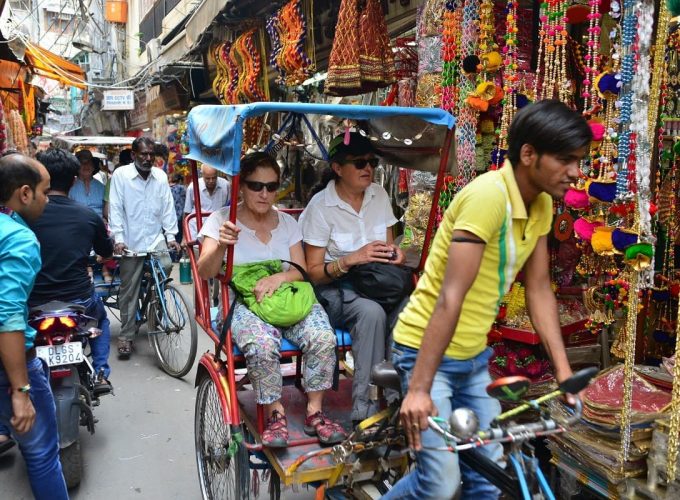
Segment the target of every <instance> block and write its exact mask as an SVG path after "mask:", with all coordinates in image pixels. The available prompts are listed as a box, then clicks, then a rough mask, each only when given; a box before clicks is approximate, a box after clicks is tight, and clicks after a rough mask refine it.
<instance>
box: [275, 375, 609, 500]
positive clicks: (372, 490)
mask: <svg viewBox="0 0 680 500" xmlns="http://www.w3.org/2000/svg"><path fill="white" fill-rule="evenodd" d="M597 372H598V369H597V368H586V369H583V370H580V371H579V372H577V373H575V374H574V375H573V376H572V377H570V378H569V379H567V380H565V381H564V382H562V383H561V384H560V385H559V387H558V389H557V390H555V391H553V392H550V393H548V394H546V395H544V396H541V397H539V398H537V399H535V400H531V401H523V400H522V396H523V395H524V394H525V393H526V392H527V391H528V389H529V386H530V385H531V381H530V380H529V379H528V378H526V377H519V376H514V377H502V378H499V379H497V380H495V381H494V382H493V383H491V384H489V386H488V387H487V392H488V393H489V395H491V396H492V397H494V398H496V399H499V400H501V401H506V402H512V403H519V406H517V407H515V408H513V409H511V410H508V411H506V412H504V413H502V414H501V415H499V416H498V417H496V419H495V420H494V422H493V423H492V427H491V428H490V429H485V430H479V429H478V426H479V421H478V419H477V416H476V415H475V414H474V412H473V411H472V410H470V409H468V408H458V409H456V410H454V412H453V413H452V414H451V417H450V419H449V421H448V422H447V421H446V420H444V419H442V418H439V417H429V419H428V422H429V426H430V428H431V429H433V430H434V431H435V432H437V433H438V434H440V435H441V436H442V438H443V440H444V445H443V446H441V447H437V448H427V449H434V450H436V451H443V452H453V453H458V454H459V458H460V461H461V463H464V464H466V465H467V466H468V467H470V468H472V469H473V470H475V471H477V472H478V473H479V474H481V475H482V476H484V477H485V478H486V479H487V480H488V481H489V482H490V483H491V484H493V485H494V486H496V487H497V488H498V489H499V490H500V491H501V492H502V493H503V494H505V495H507V497H508V498H521V499H523V500H537V499H547V500H554V499H555V495H554V494H553V493H552V490H551V488H550V486H549V484H548V481H547V479H546V478H545V476H544V474H543V472H542V471H541V469H540V467H539V464H538V459H537V458H536V457H535V456H533V449H532V448H531V447H530V446H529V440H531V439H534V438H541V437H546V436H549V435H551V434H557V433H561V432H566V431H567V430H568V428H569V427H570V426H571V425H573V424H575V423H576V422H577V421H578V420H579V419H580V417H581V410H582V404H581V401H580V400H578V399H577V402H576V404H575V407H574V409H573V415H572V416H571V417H570V418H568V419H567V420H566V421H565V422H558V421H557V420H556V419H554V418H553V417H552V416H551V415H550V413H549V412H548V411H547V409H546V408H545V407H544V406H542V405H543V404H544V403H546V402H548V401H550V400H553V399H555V398H557V397H559V396H561V395H563V394H567V393H568V394H577V393H579V392H581V391H582V390H583V389H584V388H585V387H586V386H587V385H588V383H589V382H590V379H591V378H592V377H593V376H595V374H597ZM371 378H372V383H373V387H372V389H373V392H374V394H371V397H372V399H379V398H380V395H379V394H378V392H379V390H380V389H386V388H389V389H392V390H395V391H399V390H400V382H399V376H398V375H397V372H396V370H395V369H394V368H393V366H392V364H391V363H389V362H383V363H380V364H378V365H376V366H375V367H374V368H373V370H372V374H371ZM400 407H401V401H400V400H399V399H398V400H396V401H393V402H392V403H391V404H390V405H389V406H388V407H387V408H385V409H384V410H382V411H381V412H379V413H378V414H376V415H374V416H372V417H369V418H368V419H366V420H364V421H363V422H361V423H359V425H358V426H357V427H356V428H355V429H354V432H352V433H351V434H350V436H349V437H348V438H347V439H346V440H345V441H344V442H342V443H340V444H337V445H335V446H333V447H332V448H325V449H322V450H318V451H313V452H310V453H307V454H306V455H303V456H302V457H300V458H299V459H298V460H296V461H295V462H294V463H293V464H292V466H291V467H289V469H288V470H287V471H286V473H287V474H291V473H294V472H295V471H296V470H297V469H298V468H299V467H300V466H301V465H302V464H303V463H304V462H307V461H309V460H311V459H315V458H319V457H321V456H324V455H330V456H331V457H332V460H333V462H334V463H335V464H336V467H337V468H336V473H335V474H333V475H331V479H330V480H329V481H328V482H327V484H326V488H327V489H326V492H325V497H326V498H336V497H338V495H340V494H341V495H345V496H346V495H347V494H348V492H349V493H350V496H352V497H357V498H378V497H380V496H381V495H383V494H385V493H386V492H387V491H388V490H389V489H391V485H394V484H395V483H396V481H398V480H399V478H400V477H401V476H403V475H404V474H406V473H407V472H408V470H409V468H410V464H409V463H405V462H404V461H406V462H410V460H409V459H408V448H407V447H406V437H405V434H404V432H403V429H402V428H401V425H400V423H399V409H400ZM529 409H534V410H536V409H541V410H542V412H541V414H540V416H539V419H538V421H536V422H530V423H523V424H518V423H515V422H513V421H510V419H511V418H512V417H515V416H517V415H519V414H521V413H523V412H525V411H527V410H529ZM492 443H501V444H509V445H510V449H509V453H508V458H509V465H510V466H509V467H508V468H507V469H505V468H503V467H501V466H500V465H498V464H497V463H496V462H494V461H492V460H491V459H489V458H487V457H486V456H485V455H483V454H482V453H480V452H479V451H478V450H477V448H480V447H481V446H486V445H489V444H492ZM376 452H377V453H378V456H380V459H381V467H380V468H379V469H378V471H376V473H375V474H374V475H372V476H371V477H370V478H361V477H352V473H350V474H349V476H348V478H349V481H348V478H345V480H344V481H343V482H342V483H341V482H340V481H339V480H340V476H341V474H342V473H343V471H344V470H345V469H346V467H347V466H348V465H349V466H351V467H352V470H356V471H359V470H361V463H362V461H364V460H365V459H370V458H371V456H375V453H376Z"/></svg>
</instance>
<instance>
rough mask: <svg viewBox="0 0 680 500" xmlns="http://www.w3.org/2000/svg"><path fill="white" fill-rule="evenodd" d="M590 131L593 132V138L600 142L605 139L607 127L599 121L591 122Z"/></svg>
mask: <svg viewBox="0 0 680 500" xmlns="http://www.w3.org/2000/svg"><path fill="white" fill-rule="evenodd" d="M589 125H590V131H591V132H592V133H593V140H594V141H595V142H599V141H601V140H602V139H604V133H605V128H604V125H603V124H601V123H599V122H590V124H589Z"/></svg>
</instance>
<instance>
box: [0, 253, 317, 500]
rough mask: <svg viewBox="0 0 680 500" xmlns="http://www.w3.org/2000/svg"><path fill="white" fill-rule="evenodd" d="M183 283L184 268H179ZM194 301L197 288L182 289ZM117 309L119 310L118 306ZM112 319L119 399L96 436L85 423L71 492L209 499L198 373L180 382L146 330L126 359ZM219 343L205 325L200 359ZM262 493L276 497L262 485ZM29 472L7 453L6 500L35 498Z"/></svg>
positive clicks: (76, 499)
mask: <svg viewBox="0 0 680 500" xmlns="http://www.w3.org/2000/svg"><path fill="white" fill-rule="evenodd" d="M173 277H174V278H175V283H179V276H178V266H177V265H175V268H174V269H173ZM181 288H182V289H183V291H184V292H185V294H186V295H187V297H188V298H189V299H190V300H191V301H193V289H192V286H191V285H183V286H182V287H181ZM116 312H117V311H116ZM109 318H110V320H111V330H112V331H111V336H112V339H111V356H110V360H109V363H110V365H111V382H112V383H113V385H114V387H115V393H116V395H115V396H113V397H112V396H104V397H102V398H101V405H100V406H99V407H97V408H95V409H94V414H95V417H96V418H97V419H99V422H98V423H97V426H96V432H95V434H94V435H89V434H88V432H87V430H86V429H85V428H84V427H81V431H80V439H81V446H82V450H83V461H84V470H83V480H82V483H81V484H80V486H78V487H77V488H75V489H73V490H71V492H70V494H71V498H72V500H90V499H92V500H127V499H140V500H141V499H145V500H146V499H148V500H171V499H177V500H180V499H181V500H199V499H200V498H201V493H200V487H199V485H198V474H197V472H196V459H195V454H194V404H195V397H196V391H195V389H194V380H195V376H196V363H194V367H193V369H192V371H191V372H190V373H189V374H188V375H187V376H185V377H184V379H183V380H178V379H175V378H172V377H170V376H168V375H166V374H165V373H164V372H163V371H161V369H160V368H158V366H157V365H156V359H155V356H154V354H153V348H152V347H151V345H150V344H149V342H148V340H147V338H146V336H145V335H140V336H138V337H137V340H136V342H135V351H134V353H133V355H132V357H131V358H130V360H128V361H119V360H118V355H117V351H116V339H117V335H118V331H119V329H120V322H119V321H118V320H117V319H116V318H115V317H113V316H112V315H111V314H110V313H109ZM211 348H213V344H212V342H210V341H209V339H208V337H207V335H206V334H205V333H204V332H203V331H202V330H201V328H200V326H199V327H198V351H197V355H196V360H197V361H198V359H199V358H200V356H201V355H202V354H203V353H204V352H206V351H208V350H209V349H211ZM260 490H261V491H260V495H259V497H258V498H261V499H264V498H269V495H268V492H267V484H266V483H261V486H260ZM282 497H283V498H288V499H293V498H295V499H312V498H314V490H311V489H310V490H307V489H306V488H305V487H300V491H299V493H294V492H292V491H291V490H290V489H289V490H287V491H285V492H284V493H283V495H282ZM32 498H33V496H32V495H31V490H30V486H29V484H28V479H27V477H26V469H25V466H24V462H23V459H22V458H21V454H20V453H19V451H18V449H17V448H16V447H15V448H14V449H12V450H11V451H10V452H8V453H6V454H5V455H2V456H0V500H23V499H25V500H30V499H32Z"/></svg>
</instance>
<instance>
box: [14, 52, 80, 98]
mask: <svg viewBox="0 0 680 500" xmlns="http://www.w3.org/2000/svg"><path fill="white" fill-rule="evenodd" d="M24 61H25V62H26V64H27V65H28V66H30V67H31V69H32V71H33V72H34V73H36V74H38V75H40V76H44V77H45V78H50V79H51V80H56V81H58V82H61V83H63V84H64V85H70V86H72V87H78V88H80V89H84V88H86V87H87V86H86V85H85V72H84V71H83V70H82V68H81V67H80V66H78V65H77V64H74V63H72V62H70V61H67V60H66V59H64V58H63V57H59V56H58V55H56V54H54V53H52V52H50V51H49V50H47V49H44V48H42V47H40V46H39V45H34V44H32V43H28V44H27V45H26V55H25V56H24Z"/></svg>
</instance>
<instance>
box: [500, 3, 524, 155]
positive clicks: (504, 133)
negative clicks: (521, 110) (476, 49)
mask: <svg viewBox="0 0 680 500" xmlns="http://www.w3.org/2000/svg"><path fill="white" fill-rule="evenodd" d="M517 31H518V29H517V2H513V1H512V0H510V1H509V2H508V3H507V4H506V7H505V37H504V38H505V46H503V49H502V52H503V56H504V60H503V92H504V93H505V98H504V99H503V114H502V116H501V124H500V130H499V132H498V152H497V154H496V167H498V166H500V159H501V155H502V154H503V153H504V151H507V149H508V129H509V128H510V123H511V122H512V119H513V117H514V116H515V111H517V82H518V79H519V78H518V76H517Z"/></svg>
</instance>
